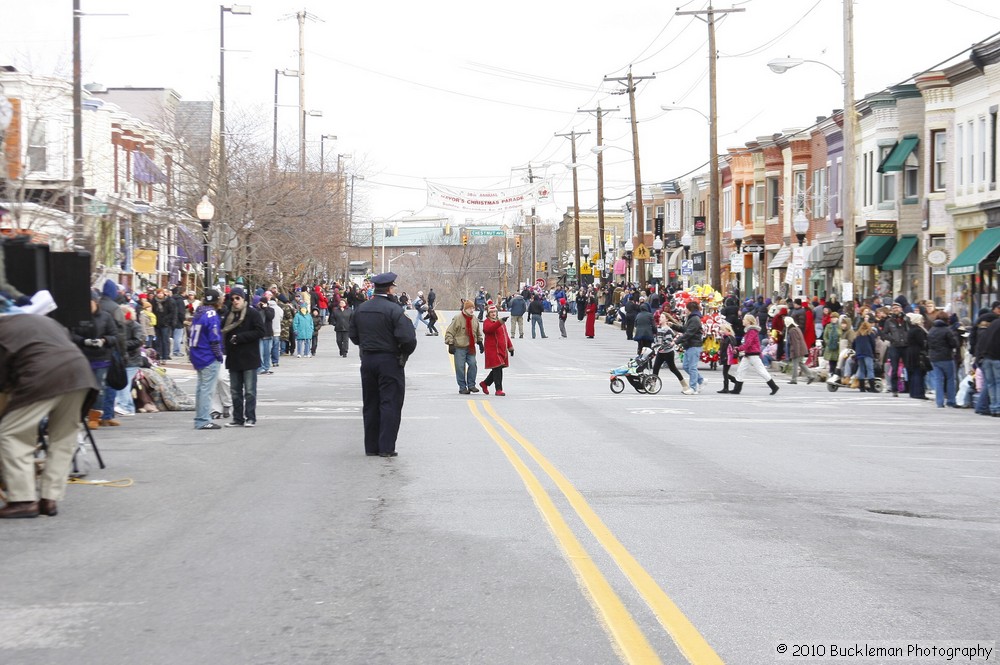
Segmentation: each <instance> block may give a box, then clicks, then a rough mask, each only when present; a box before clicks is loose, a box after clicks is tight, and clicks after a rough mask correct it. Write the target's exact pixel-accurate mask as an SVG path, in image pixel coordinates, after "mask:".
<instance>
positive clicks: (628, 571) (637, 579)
mask: <svg viewBox="0 0 1000 665" xmlns="http://www.w3.org/2000/svg"><path fill="white" fill-rule="evenodd" d="M483 408H484V409H485V410H486V412H487V413H488V414H489V415H490V416H491V417H492V418H493V419H494V420H496V422H497V423H499V424H500V427H502V428H503V429H504V431H506V432H507V434H508V435H510V436H511V438H513V439H514V440H515V441H517V442H518V444H520V446H521V447H522V448H524V450H525V451H526V452H527V453H528V454H529V455H530V456H531V458H532V459H534V460H535V462H537V463H538V465H539V466H540V467H541V468H542V470H543V471H545V473H546V474H548V476H549V477H550V478H551V479H552V481H553V482H555V484H556V486H557V487H558V488H559V490H560V491H561V492H562V493H563V495H564V496H565V497H566V499H567V500H568V501H569V503H570V505H571V506H573V509H574V510H575V511H576V513H577V515H579V516H580V519H581V520H583V523H584V524H586V525H587V528H588V529H590V532H591V533H592V534H594V537H595V538H597V541H598V542H599V543H600V544H601V546H602V547H604V549H605V550H606V551H607V552H608V554H610V555H611V558H612V559H614V560H615V563H617V564H618V567H619V568H621V569H622V572H623V573H625V576H626V577H628V579H629V581H630V582H632V586H634V587H635V589H636V591H638V592H639V594H640V595H641V596H642V598H643V600H645V601H646V604H647V605H649V607H650V609H652V610H653V613H654V614H656V618H657V619H659V621H660V624H662V625H663V627H664V628H665V629H666V630H667V632H668V633H669V634H670V637H671V638H672V639H673V640H674V643H675V644H677V648H679V649H680V650H681V653H683V654H684V657H685V658H687V660H688V662H689V663H692V665H722V662H723V661H722V659H721V658H720V657H719V655H718V654H717V653H715V650H714V649H712V647H711V646H709V644H708V642H707V641H705V638H704V637H702V635H701V633H699V632H698V630H697V629H696V628H695V627H694V624H692V623H691V622H690V621H689V620H688V618H687V617H686V616H684V613H683V612H681V610H680V608H679V607H677V605H676V604H674V601H672V600H671V599H670V597H669V596H667V594H666V593H665V592H664V591H663V589H661V588H660V586H659V585H658V584H657V583H656V580H654V579H653V578H652V577H651V576H650V574H649V573H647V572H646V570H645V569H644V568H643V567H642V566H641V565H639V562H638V561H636V560H635V557H633V556H632V554H631V553H630V552H629V551H628V550H627V549H625V546H624V545H622V544H621V542H619V540H618V539H617V538H615V536H614V534H613V533H612V532H611V530H610V529H609V528H608V527H607V526H606V525H605V524H604V522H603V521H601V518H600V517H598V516H597V513H595V512H594V510H593V509H592V508H591V507H590V504H588V503H587V501H586V499H584V498H583V495H582V494H580V492H579V491H578V490H577V489H576V488H575V487H574V486H573V485H572V484H571V483H570V482H569V481H568V480H566V478H565V477H564V476H563V475H562V474H561V473H560V472H559V470H558V469H556V468H555V467H554V466H553V465H552V463H551V462H549V461H548V460H547V459H545V457H543V456H542V454H541V453H540V452H538V449H537V448H535V447H534V446H533V445H532V444H531V443H530V442H528V441H527V439H525V438H524V437H523V436H521V435H520V434H519V433H518V432H517V430H515V429H514V428H513V427H511V426H510V424H509V423H508V422H507V421H505V420H504V419H503V418H501V417H500V416H499V415H497V412H496V411H494V410H493V407H492V406H491V405H489V404H484V405H483Z"/></svg>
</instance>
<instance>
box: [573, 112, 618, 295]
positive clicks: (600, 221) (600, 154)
mask: <svg viewBox="0 0 1000 665" xmlns="http://www.w3.org/2000/svg"><path fill="white" fill-rule="evenodd" d="M617 110H618V109H616V108H614V109H604V110H602V109H601V105H600V104H598V105H597V108H596V109H577V110H576V112H577V113H592V114H594V115H596V116H597V147H598V148H601V146H603V145H604V123H603V118H604V114H605V113H614V112H615V111H617ZM597 235H598V238H599V239H598V241H597V242H598V247H599V248H600V249H599V251H600V255H601V260H602V261H607V258H608V257H607V253H606V248H605V247H604V150H603V149H599V150H598V151H597ZM605 269H608V270H610V269H609V268H608V266H605ZM602 277H603V274H602Z"/></svg>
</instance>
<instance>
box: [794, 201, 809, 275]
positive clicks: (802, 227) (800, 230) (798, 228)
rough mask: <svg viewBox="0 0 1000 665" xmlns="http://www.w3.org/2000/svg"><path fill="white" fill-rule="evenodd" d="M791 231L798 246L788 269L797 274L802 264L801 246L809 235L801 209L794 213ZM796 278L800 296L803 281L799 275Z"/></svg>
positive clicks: (806, 221)
mask: <svg viewBox="0 0 1000 665" xmlns="http://www.w3.org/2000/svg"><path fill="white" fill-rule="evenodd" d="M792 230H793V231H795V237H796V238H798V240H799V246H798V247H797V248H796V252H795V258H794V259H793V260H792V265H791V267H790V269H791V270H794V271H795V273H796V274H798V272H799V270H801V267H800V266H801V265H802V264H803V256H802V252H803V249H802V244H803V243H804V242H805V241H806V234H807V233H809V220H808V219H807V218H806V214H805V213H804V212H803V211H802V208H799V210H798V212H796V213H795V217H794V218H792ZM798 277H799V279H798V283H799V288H798V292H799V293H800V294H801V293H802V290H803V287H804V286H805V285H804V284H803V283H802V282H803V281H804V279H803V277H802V276H801V275H800V276H798Z"/></svg>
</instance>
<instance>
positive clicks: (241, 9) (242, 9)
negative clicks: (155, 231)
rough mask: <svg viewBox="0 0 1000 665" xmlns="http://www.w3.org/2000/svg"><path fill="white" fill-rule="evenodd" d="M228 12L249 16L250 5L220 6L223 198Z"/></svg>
mask: <svg viewBox="0 0 1000 665" xmlns="http://www.w3.org/2000/svg"><path fill="white" fill-rule="evenodd" d="M226 12H229V13H230V14H243V15H247V14H249V13H250V5H232V6H230V7H226V6H225V5H219V190H220V191H222V192H223V196H225V188H226ZM223 207H225V199H223Z"/></svg>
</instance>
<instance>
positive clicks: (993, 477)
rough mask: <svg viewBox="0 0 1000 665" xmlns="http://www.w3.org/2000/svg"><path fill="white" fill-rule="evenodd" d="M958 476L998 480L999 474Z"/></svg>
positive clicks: (999, 478)
mask: <svg viewBox="0 0 1000 665" xmlns="http://www.w3.org/2000/svg"><path fill="white" fill-rule="evenodd" d="M959 478H980V479H982V480H1000V476H959Z"/></svg>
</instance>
